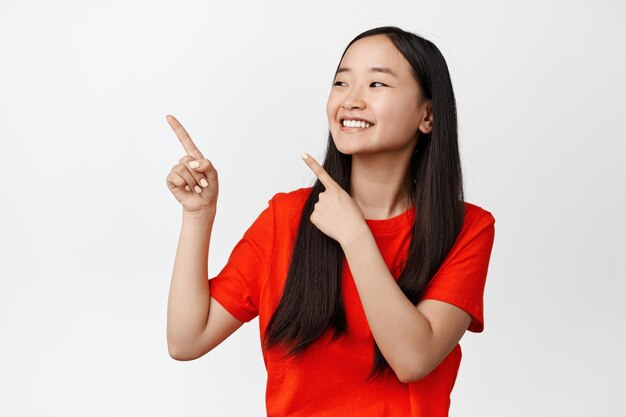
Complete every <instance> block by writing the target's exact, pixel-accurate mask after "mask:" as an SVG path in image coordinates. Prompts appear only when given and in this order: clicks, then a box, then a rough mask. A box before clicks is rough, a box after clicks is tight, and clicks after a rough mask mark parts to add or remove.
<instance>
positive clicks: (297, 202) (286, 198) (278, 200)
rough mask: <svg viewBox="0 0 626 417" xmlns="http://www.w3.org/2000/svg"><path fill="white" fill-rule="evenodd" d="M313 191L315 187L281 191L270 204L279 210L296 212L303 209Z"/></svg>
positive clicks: (273, 197)
mask: <svg viewBox="0 0 626 417" xmlns="http://www.w3.org/2000/svg"><path fill="white" fill-rule="evenodd" d="M312 190H313V187H303V188H296V189H294V190H288V191H279V192H277V193H276V194H274V195H273V196H272V198H271V199H270V202H271V203H272V204H273V205H274V208H275V209H278V210H283V211H284V210H287V211H294V210H298V209H302V207H303V206H304V203H305V202H306V200H307V198H308V197H309V195H310V194H311V191H312ZM300 211H301V210H300Z"/></svg>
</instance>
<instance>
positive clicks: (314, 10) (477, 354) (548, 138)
mask: <svg viewBox="0 0 626 417" xmlns="http://www.w3.org/2000/svg"><path fill="white" fill-rule="evenodd" d="M625 19H626V13H625V7H624V4H623V3H621V2H618V1H596V2H591V1H588V2H582V1H552V2H546V1H524V2H497V1H479V2H462V1H457V2H449V1H446V2H442V1H436V2H434V1H428V2H426V1H393V0H389V1H384V2H380V1H343V2H341V3H337V2H320V1H316V2H310V3H309V4H304V2H288V1H282V2H260V1H248V2H232V3H231V4H227V3H226V2H207V1H176V2H173V1H171V2H165V1H119V0H114V1H113V0H107V1H90V2H76V1H31V2H18V1H7V0H2V1H1V2H0V51H1V56H0V59H1V64H2V65H0V126H1V133H0V178H1V179H2V193H1V194H0V210H1V216H0V257H1V258H0V415H3V416H53V415H54V416H57V415H64V416H115V415H128V416H130V415H132V416H172V415H185V416H207V415H209V416H239V415H246V416H262V415H264V413H265V402H264V401H265V398H264V396H265V381H266V373H265V368H264V365H263V361H262V356H261V350H260V344H259V335H258V318H257V319H255V320H253V321H252V322H250V323H248V324H245V325H244V326H243V327H242V328H240V329H239V330H238V331H237V332H236V333H235V334H233V335H232V336H231V337H230V338H229V339H227V340H226V341H225V342H224V343H223V344H222V345H220V346H218V347H217V348H216V349H215V350H214V351H212V352H210V353H209V354H208V355H206V356H204V357H202V358H200V359H198V360H195V361H190V362H178V361H175V360H173V359H172V358H170V357H169V355H168V351H167V343H166V337H165V328H166V307H167V294H168V291H169V283H170V278H171V271H172V266H173V260H174V255H175V250H176V245H177V240H178V234H179V231H180V224H181V210H182V209H181V206H180V205H179V204H178V202H177V201H176V200H175V199H174V198H173V196H172V195H171V194H170V192H169V191H168V189H167V187H166V185H165V177H166V176H167V174H168V173H169V171H170V169H171V167H172V166H173V165H175V164H176V163H178V159H179V158H181V157H182V156H183V155H184V150H183V148H182V146H181V144H180V142H179V141H178V139H177V138H176V136H175V135H174V133H173V132H172V131H171V129H170V127H169V126H168V124H167V122H166V120H165V115H166V114H168V113H171V114H173V115H175V116H176V117H178V118H179V120H180V121H181V122H182V123H183V125H184V126H185V127H186V128H187V129H188V131H189V132H190V134H191V135H192V137H193V138H194V140H195V141H196V143H197V145H198V147H199V148H200V149H201V151H202V152H203V153H204V155H205V156H206V157H207V158H209V159H211V160H212V161H213V162H214V164H215V166H216V168H217V169H218V171H219V174H220V201H219V205H218V214H217V219H216V222H215V226H214V230H213V236H212V239H211V248H210V255H209V274H210V276H214V275H215V274H216V273H217V272H218V271H219V270H220V269H221V267H222V266H223V265H224V263H225V262H226V259H227V257H228V255H229V254H230V252H231V250H232V248H233V247H234V245H235V243H236V242H237V241H238V240H239V239H240V238H241V236H242V234H243V232H244V231H245V230H246V228H247V227H248V226H249V225H250V224H251V223H252V221H253V220H254V219H255V218H256V217H257V216H258V214H259V213H260V212H261V210H262V209H263V208H264V207H265V206H266V205H267V201H268V200H269V199H270V198H271V197H272V196H273V195H274V194H275V193H277V192H279V191H289V190H293V189H296V188H300V187H307V186H310V185H312V183H313V180H314V177H313V175H312V173H311V171H310V169H309V168H308V167H307V166H306V165H305V164H304V162H303V161H302V160H301V159H300V156H299V155H300V153H301V152H309V153H311V154H312V155H313V156H314V157H315V158H316V159H318V161H319V160H321V159H322V156H323V151H324V147H325V144H326V137H327V136H326V135H327V120H326V113H325V105H326V99H327V97H328V93H329V91H330V85H331V82H332V74H333V71H334V70H335V68H336V66H337V63H338V59H339V57H340V55H341V53H342V51H343V49H344V48H345V46H346V45H347V43H348V42H349V41H350V40H351V39H352V38H353V37H354V36H356V35H357V34H358V33H360V32H362V31H364V30H366V29H370V28H373V27H376V26H383V25H395V26H399V27H401V28H403V29H405V30H409V31H413V32H415V33H417V34H420V35H422V36H424V37H426V38H427V39H429V40H431V41H433V42H434V43H435V44H436V45H437V46H438V47H439V49H440V50H441V51H442V53H443V55H444V56H445V58H446V60H447V63H448V66H449V69H450V73H451V76H452V81H453V85H454V88H455V94H456V99H457V105H458V117H459V128H460V129H459V133H460V146H461V149H460V150H461V155H462V163H463V170H464V171H463V173H464V180H465V191H466V201H469V202H472V203H474V204H477V205H479V206H481V207H483V208H485V209H487V210H489V211H491V213H492V214H493V215H494V217H495V218H496V238H495V243H494V249H493V252H492V259H491V264H490V269H489V276H488V281H487V286H486V290H485V331H484V332H483V333H480V334H474V333H467V334H466V335H465V336H464V337H463V340H462V341H461V345H462V347H463V353H464V355H463V361H462V363H461V368H460V371H459V376H458V379H457V383H456V386H455V388H454V391H453V394H452V405H451V409H450V415H451V416H456V417H465V416H481V417H482V416H494V417H502V416H507V417H517V416H519V417H528V416H534V417H539V416H557V415H558V416H569V417H573V416H581V417H582V416H585V417H587V416H591V415H593V416H618V415H623V412H624V409H625V407H626V402H625V400H624V396H623V374H624V371H626V366H625V365H626V361H625V359H624V356H623V355H622V353H623V349H624V347H623V342H624V328H625V326H624V323H623V319H622V317H623V316H624V314H625V313H626V309H625V308H624V307H623V305H624V302H623V298H624V292H625V290H626V285H625V284H624V278H626V277H625V275H626V268H625V260H624V259H625V258H626V256H625V253H626V250H625V249H626V248H625V244H624V238H623V236H624V235H626V227H625V221H624V217H623V216H624V211H625V210H624V207H625V204H624V203H625V200H626V198H625V192H624V188H625V186H624V184H625V179H626V174H625V171H624V168H623V159H624V153H625V151H626V145H625V144H624V141H625V139H626V138H625V135H624V134H623V118H624V115H625V110H626V98H625V93H626V88H625V87H626V82H625V81H624V74H626V62H625V61H626V58H625V54H624V51H625V50H626V48H625V45H624V43H625V42H624V40H625V39H626V26H624V24H623V23H624V20H625Z"/></svg>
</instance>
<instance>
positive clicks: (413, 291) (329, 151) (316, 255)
mask: <svg viewBox="0 0 626 417" xmlns="http://www.w3.org/2000/svg"><path fill="white" fill-rule="evenodd" d="M379 34H383V35H386V36H387V37H388V38H389V39H390V40H391V41H392V42H393V44H394V46H395V47H396V48H397V49H398V50H399V51H400V53H402V55H403V56H404V57H405V58H406V60H407V61H408V62H409V64H411V67H412V74H413V77H414V78H415V80H416V81H417V83H418V85H419V87H420V90H421V93H422V99H429V100H432V117H433V127H432V130H431V131H430V133H428V134H424V133H422V132H419V133H418V134H419V136H418V140H417V143H416V145H415V150H414V152H413V155H412V158H411V162H410V165H409V168H408V170H407V175H406V181H408V186H409V190H410V191H409V197H410V200H411V202H412V203H413V205H414V206H415V220H414V224H413V228H412V231H411V242H410V244H409V250H408V254H407V256H406V257H405V258H403V263H402V265H401V268H402V269H401V270H402V272H401V273H400V276H399V278H398V280H397V283H398V286H399V287H400V288H401V289H402V292H403V293H404V294H405V295H406V296H407V298H408V299H409V300H411V303H413V304H414V305H417V303H418V302H419V301H420V299H421V297H422V296H423V294H424V291H425V288H426V286H427V285H428V283H429V282H430V280H431V279H432V277H433V275H434V274H435V273H436V272H437V270H438V269H439V267H440V265H441V263H442V262H443V260H444V258H445V257H446V255H447V254H448V252H449V251H450V249H451V247H452V245H453V244H454V242H455V240H456V238H457V236H458V234H459V232H460V230H461V227H462V226H463V219H464V216H465V212H464V202H463V201H464V197H463V181H462V175H461V162H460V157H459V149H458V132H457V114H456V102H455V98H454V91H453V89H452V82H451V80H450V74H449V72H448V66H447V65H446V61H445V59H444V57H443V55H442V54H441V52H440V51H439V49H438V48H437V47H436V46H435V45H434V44H433V43H432V42H430V41H428V40H426V39H424V38H422V37H421V36H418V35H416V34H414V33H411V32H406V31H404V30H402V29H400V28H398V27H395V26H384V27H378V28H374V29H370V30H367V31H365V32H363V33H361V34H359V35H358V36H356V37H355V38H354V39H353V40H352V41H351V42H350V43H349V44H348V46H347V47H346V49H345V50H344V52H343V54H342V56H341V58H342V59H343V56H344V55H345V53H346V51H347V50H348V48H349V47H350V45H352V44H353V43H354V42H356V41H357V40H359V39H361V38H364V37H366V36H373V35H379ZM339 62H341V59H340V60H339ZM338 68H339V64H338V65H337V69H338ZM337 69H335V75H336V74H337ZM351 162H352V156H351V155H346V154H343V153H341V152H339V151H338V150H337V148H336V147H335V144H334V142H333V137H332V135H331V133H330V131H329V132H328V144H327V147H326V155H325V158H324V163H323V167H324V169H325V170H326V171H327V172H328V174H329V175H330V176H331V177H332V178H333V179H334V180H335V181H336V182H337V183H338V184H339V185H340V186H341V187H342V188H343V189H344V190H346V192H348V194H350V174H351ZM324 189H325V188H324V185H323V184H322V183H321V182H320V181H319V179H317V180H316V181H315V183H314V185H313V188H312V190H311V193H310V195H309V197H308V198H307V200H306V202H305V205H304V207H303V209H302V215H301V218H300V223H299V226H298V232H297V236H296V240H295V243H294V248H293V253H292V256H291V263H290V266H289V271H288V274H287V279H286V282H285V288H284V291H283V294H282V296H281V299H280V302H279V303H278V306H277V307H276V310H275V311H274V314H273V315H272V317H271V319H270V321H269V323H268V325H267V328H266V331H265V333H264V335H263V343H264V346H265V348H266V349H269V348H271V347H273V346H275V345H276V344H278V343H281V342H282V343H285V344H286V345H288V346H289V351H288V353H287V354H286V355H285V356H286V357H291V356H296V357H297V356H298V355H300V354H301V353H302V352H303V351H304V350H305V349H306V348H307V347H308V346H309V345H310V344H311V343H313V342H314V341H315V340H316V339H317V338H319V337H320V336H321V335H322V334H323V333H324V332H325V331H326V330H327V329H328V328H329V327H332V328H333V329H334V331H333V336H332V340H333V341H334V340H336V339H337V338H339V337H340V336H341V335H343V334H345V333H346V332H347V328H346V316H345V310H344V305H343V299H342V292H341V272H342V267H343V263H344V262H345V256H344V253H343V251H342V249H341V246H340V245H339V243H338V242H337V241H335V240H334V239H332V238H330V237H329V236H327V235H326V234H324V233H323V232H322V231H320V230H319V229H318V228H317V227H316V226H315V225H314V224H313V223H312V222H311V221H310V216H311V214H312V213H313V206H314V205H315V203H316V202H317V201H318V195H319V193H321V192H323V191H324ZM390 370H391V367H390V366H389V364H388V362H387V361H386V359H385V357H384V356H383V355H382V353H381V351H380V349H379V348H378V345H377V344H376V342H375V341H374V355H373V361H372V369H371V372H370V374H369V377H368V380H370V379H371V378H373V377H383V376H391V375H395V374H394V373H393V372H390Z"/></svg>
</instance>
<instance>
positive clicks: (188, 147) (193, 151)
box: [165, 114, 204, 159]
mask: <svg viewBox="0 0 626 417" xmlns="http://www.w3.org/2000/svg"><path fill="white" fill-rule="evenodd" d="M165 118H166V119H167V123H169V125H170V127H171V128H172V129H173V130H174V132H175V133H176V136H178V139H180V143H182V144H183V148H185V151H186V152H187V154H188V155H191V156H193V157H194V158H196V159H204V156H202V153H201V152H200V150H199V149H198V148H197V147H196V145H195V143H193V141H192V140H191V137H190V136H189V133H187V131H186V130H185V128H184V127H183V126H182V125H181V124H180V123H179V122H178V120H176V118H175V117H174V116H172V115H171V114H168V115H167V116H166V117H165Z"/></svg>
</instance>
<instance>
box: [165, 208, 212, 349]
mask: <svg viewBox="0 0 626 417" xmlns="http://www.w3.org/2000/svg"><path fill="white" fill-rule="evenodd" d="M214 220H215V212H212V213H211V214H207V215H204V216H192V215H189V214H187V213H185V212H183V222H182V227H181V231H180V237H179V240H178V248H177V250H176V259H175V260H174V268H173V272H172V280H171V284H170V292H169V298H168V307H167V343H168V346H169V348H170V351H172V350H177V349H184V347H185V346H190V345H192V344H193V343H194V341H195V340H197V338H198V337H200V334H201V333H202V332H203V331H204V329H205V328H206V323H207V319H208V314H209V302H210V293H209V281H208V254H209V244H210V241H211V231H212V229H213V222H214Z"/></svg>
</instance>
